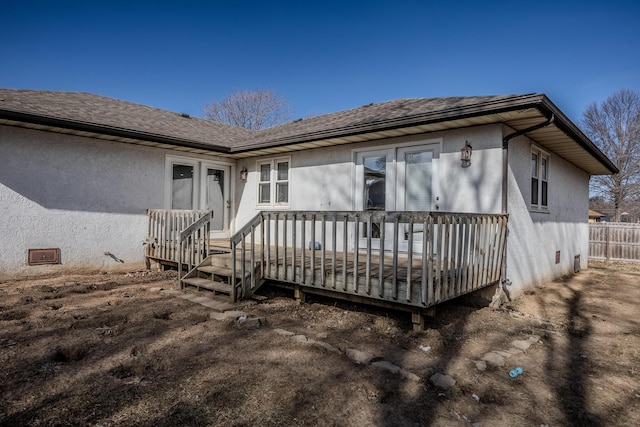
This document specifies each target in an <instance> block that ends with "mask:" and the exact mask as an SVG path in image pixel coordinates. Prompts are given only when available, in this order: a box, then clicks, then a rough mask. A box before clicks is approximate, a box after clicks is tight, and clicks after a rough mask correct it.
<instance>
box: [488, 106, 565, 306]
mask: <svg viewBox="0 0 640 427" xmlns="http://www.w3.org/2000/svg"><path fill="white" fill-rule="evenodd" d="M554 120H555V116H554V115H553V113H552V114H551V117H549V118H548V119H547V120H545V121H544V122H542V123H538V124H537V125H533V126H531V127H528V128H526V129H522V130H519V131H516V132H513V133H510V134H509V135H506V136H504V137H503V138H502V213H503V214H508V213H509V206H508V200H509V197H508V196H509V195H508V193H507V191H508V190H509V186H508V181H509V141H510V140H511V139H513V138H515V137H518V136H520V135H524V134H527V133H529V132H533V131H534V130H538V129H541V128H543V127H546V126H549V125H550V124H551V123H553V121H554ZM508 236H509V229H507V238H506V239H505V242H504V252H503V253H502V269H501V274H500V276H501V277H502V280H501V286H502V290H503V291H504V293H505V295H506V296H507V298H508V299H509V300H511V297H510V296H509V290H508V289H507V286H509V285H511V281H509V279H507V243H508V242H509V238H508Z"/></svg>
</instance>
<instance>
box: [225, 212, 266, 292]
mask: <svg viewBox="0 0 640 427" xmlns="http://www.w3.org/2000/svg"><path fill="white" fill-rule="evenodd" d="M263 221H264V212H258V213H257V214H256V215H255V216H254V217H253V218H251V219H250V220H249V222H247V223H246V224H245V225H244V226H243V227H242V228H240V230H238V231H237V232H236V233H235V234H234V235H233V236H231V239H230V242H229V244H230V245H231V265H232V268H231V271H232V272H231V283H232V286H231V300H232V301H233V302H237V301H238V297H240V295H238V290H237V285H236V275H237V273H236V272H237V270H236V264H237V250H236V249H237V248H238V244H241V246H242V247H241V249H242V250H241V265H240V270H241V271H240V277H242V280H241V282H240V284H239V285H240V286H241V287H242V288H243V290H242V293H243V294H244V288H245V287H246V286H247V284H246V283H244V280H245V278H246V271H245V268H246V254H245V247H244V241H245V238H246V237H247V235H248V234H251V236H252V238H251V242H252V244H251V249H250V250H251V255H250V256H251V265H252V270H253V269H254V266H255V247H254V245H253V243H254V240H253V233H252V232H253V230H254V229H255V228H256V227H258V226H259V225H261V224H262V222H263ZM260 275H261V276H263V275H264V268H263V266H261V267H260ZM260 279H262V277H260V278H256V277H254V274H253V273H252V282H253V283H255V281H256V280H260Z"/></svg>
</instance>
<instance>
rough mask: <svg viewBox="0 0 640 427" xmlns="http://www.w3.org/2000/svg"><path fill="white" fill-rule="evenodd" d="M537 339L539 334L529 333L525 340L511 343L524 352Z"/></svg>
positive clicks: (538, 339)
mask: <svg viewBox="0 0 640 427" xmlns="http://www.w3.org/2000/svg"><path fill="white" fill-rule="evenodd" d="M538 341H540V335H531V336H530V337H529V338H527V339H526V340H517V341H513V342H512V343H511V345H512V346H513V347H515V348H517V349H519V350H522V351H523V352H524V351H527V350H529V347H531V346H532V345H533V344H535V343H537V342H538Z"/></svg>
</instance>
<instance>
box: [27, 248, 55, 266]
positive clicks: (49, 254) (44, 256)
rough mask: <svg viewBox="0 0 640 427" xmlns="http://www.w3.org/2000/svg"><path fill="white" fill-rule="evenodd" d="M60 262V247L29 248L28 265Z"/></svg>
mask: <svg viewBox="0 0 640 427" xmlns="http://www.w3.org/2000/svg"><path fill="white" fill-rule="evenodd" d="M42 264H60V249H59V248H49V249H29V265H42Z"/></svg>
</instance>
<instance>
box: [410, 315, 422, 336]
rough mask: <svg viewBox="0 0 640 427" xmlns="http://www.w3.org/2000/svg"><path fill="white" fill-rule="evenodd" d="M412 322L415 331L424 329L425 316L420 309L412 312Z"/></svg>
mask: <svg viewBox="0 0 640 427" xmlns="http://www.w3.org/2000/svg"><path fill="white" fill-rule="evenodd" d="M411 323H413V330H414V332H422V331H424V316H423V315H422V312H421V311H420V310H416V311H414V312H412V313H411Z"/></svg>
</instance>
